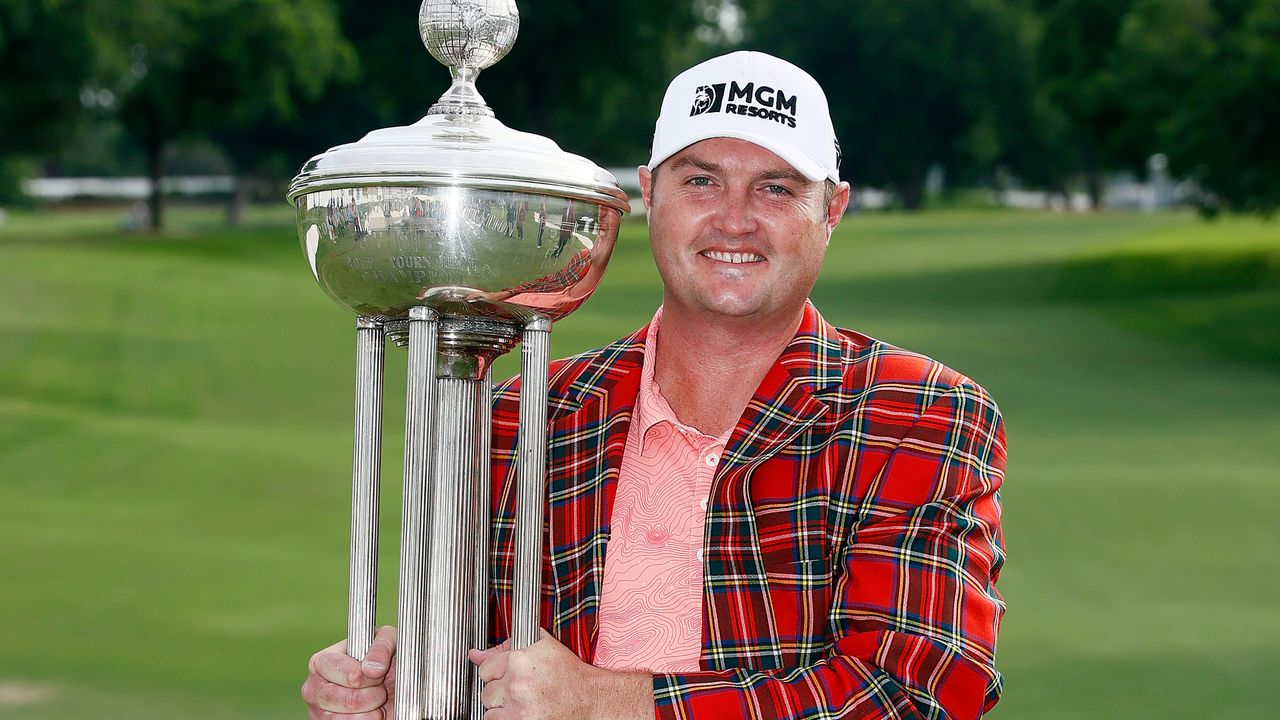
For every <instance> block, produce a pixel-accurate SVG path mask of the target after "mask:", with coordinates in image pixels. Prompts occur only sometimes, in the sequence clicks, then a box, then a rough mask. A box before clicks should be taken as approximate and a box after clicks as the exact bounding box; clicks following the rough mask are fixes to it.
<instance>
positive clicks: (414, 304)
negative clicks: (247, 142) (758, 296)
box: [289, 0, 630, 720]
mask: <svg viewBox="0 0 1280 720" xmlns="http://www.w3.org/2000/svg"><path fill="white" fill-rule="evenodd" d="M418 26H419V30H420V32H421V35H422V39H423V42H424V43H425V44H426V46H427V49H428V50H429V51H430V52H431V55H432V56H433V57H435V58H436V59H437V60H438V61H440V62H441V63H443V64H444V65H446V66H448V68H449V72H450V73H451V74H452V76H453V83H452V85H451V86H450V87H449V89H448V90H447V91H446V92H445V93H444V95H443V96H441V98H440V100H439V102H437V103H436V104H435V105H434V106H432V107H431V109H430V112H429V113H428V114H427V116H426V117H424V118H423V119H422V120H420V121H418V122H416V123H414V124H413V125H410V126H407V127H395V128H386V129H382V130H375V131H373V132H371V133H369V134H368V135H366V136H365V137H364V138H363V139H361V140H360V141H358V142H354V143H350V144H347V145H340V146H337V147H334V148H331V149H330V150H329V151H327V152H325V153H322V154H320V155H317V156H316V157H314V158H312V159H311V160H309V161H308V162H307V163H306V164H305V165H304V166H303V167H302V170H301V172H300V173H299V174H298V176H297V177H296V178H295V179H294V181H293V183H292V185H291V186H290V189H289V200H290V201H291V202H292V203H293V204H294V205H295V207H296V210H297V221H298V235H299V238H300V240H301V243H302V247H303V250H304V252H305V253H306V257H307V261H308V263H309V264H310V268H311V272H312V274H313V275H314V276H315V278H316V281H317V282H319V284H320V287H321V288H323V289H324V291H325V292H326V293H328V295H329V297H331V298H332V299H333V300H334V301H335V302H337V303H338V304H339V305H341V306H343V307H345V308H347V309H348V310H350V311H352V312H353V313H355V315H356V392H355V444H354V461H353V472H352V486H353V487H352V513H351V572H350V600H349V613H348V626H347V634H348V642H347V651H348V653H349V654H350V655H351V656H352V657H355V658H357V659H360V658H363V657H364V655H365V653H366V652H367V651H368V649H369V646H370V644H371V643H372V640H373V631H374V615H375V605H376V603H375V587H376V583H377V558H378V493H379V484H380V466H381V458H382V451H381V443H382V395H383V374H384V363H383V360H384V351H385V347H386V343H387V342H388V341H391V342H395V343H396V344H397V345H401V346H406V345H407V346H408V354H409V362H408V383H407V389H406V396H407V397H406V402H405V406H406V409H405V449H404V485H403V494H402V498H403V500H402V502H403V506H402V513H403V514H402V519H401V535H400V573H399V586H398V598H397V613H396V615H397V622H398V625H399V634H398V648H397V655H396V662H397V679H396V692H395V706H396V713H395V715H396V720H422V719H423V718H426V719H429V720H470V719H471V718H479V717H480V716H481V714H482V713H483V708H482V707H481V705H480V702H479V694H480V681H479V680H478V678H476V677H475V670H474V668H473V667H472V666H471V664H470V662H469V661H468V660H467V657H466V652H467V649H468V648H472V647H477V648H483V647H486V646H487V644H488V627H487V620H488V609H487V608H488V604H489V603H488V578H489V567H488V565H489V560H488V557H489V551H488V544H489V534H490V496H491V493H490V477H489V467H490V440H489V438H490V428H489V423H490V417H491V411H490V402H491V398H492V394H493V389H492V388H493V385H492V378H491V372H490V367H491V365H492V362H493V360H494V358H496V357H497V356H499V355H501V354H503V353H505V352H507V351H508V350H511V349H512V348H513V347H515V346H516V345H517V344H520V345H521V346H522V351H521V383H520V397H519V402H520V410H519V431H518V433H519V434H518V442H517V448H516V457H517V468H518V469H517V474H518V480H517V486H516V497H517V500H516V523H515V529H514V544H515V567H514V577H513V592H512V629H513V635H512V638H511V642H512V647H513V648H521V647H525V646H528V645H530V644H532V643H533V642H534V641H535V640H536V639H537V637H538V616H539V601H540V599H539V591H540V584H541V578H542V569H541V560H542V547H541V545H542V530H543V522H544V514H545V511H544V496H545V471H546V457H547V450H546V430H547V362H548V347H549V340H550V331H551V325H552V322H553V321H555V320H557V319H559V318H561V317H564V316H565V315H567V314H569V313H570V312H572V311H573V310H574V309H576V308H577V307H578V306H579V305H581V304H582V303H583V302H584V301H585V300H586V299H587V297H588V296H589V295H590V294H591V293H592V291H593V290H594V289H595V287H596V285H597V284H598V283H599V281H600V276H601V274H602V273H603V272H604V269H605V265H606V264H607V263H608V260H609V255H610V253H611V252H612V250H613V246H614V242H615V240H616V239H617V234H618V227H619V224H620V221H621V217H622V213H623V212H627V211H629V210H630V207H629V206H628V204H627V198H626V195H625V194H624V193H623V192H622V191H621V190H620V189H619V188H618V184H617V181H616V180H615V179H614V177H613V176H612V175H610V174H609V173H608V172H606V171H604V170H602V169H601V168H599V167H597V166H596V165H595V164H593V163H591V162H590V161H588V160H586V159H584V158H581V157H578V156H576V155H570V154H568V153H565V152H563V151H562V150H560V148H559V147H558V146H557V145H556V144H555V143H554V142H552V141H551V140H548V139H547V138H544V137H540V136H537V135H531V134H528V133H523V132H518V131H515V130H511V129H509V128H507V127H506V126H504V125H503V124H502V123H501V122H499V121H498V120H497V119H495V118H494V116H493V111H492V110H490V109H489V107H488V106H487V105H486V104H485V101H484V99H483V98H482V97H481V96H480V94H479V92H478V91H477V89H476V85H475V80H476V76H477V75H478V74H479V73H480V71H482V70H484V69H485V68H487V67H489V66H491V65H493V64H494V63H495V62H497V61H498V60H500V59H501V58H502V57H503V56H504V55H505V54H506V53H507V51H508V50H509V49H510V48H511V46H512V44H513V43H514V42H515V39H516V34H517V31H518V29H519V15H518V14H517V11H516V7H515V2H514V0H426V1H425V2H423V3H422V8H421V11H420V13H419V16H418Z"/></svg>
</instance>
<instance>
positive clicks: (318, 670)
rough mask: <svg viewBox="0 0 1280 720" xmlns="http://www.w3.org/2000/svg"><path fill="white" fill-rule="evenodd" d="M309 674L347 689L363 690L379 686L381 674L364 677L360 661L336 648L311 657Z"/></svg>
mask: <svg viewBox="0 0 1280 720" xmlns="http://www.w3.org/2000/svg"><path fill="white" fill-rule="evenodd" d="M343 647H346V643H343ZM311 672H313V673H315V674H316V675H319V676H320V677H322V678H324V679H325V680H328V681H329V682H331V683H335V684H337V685H341V686H343V687H348V688H364V687H370V686H372V685H378V684H381V683H382V674H383V673H379V675H378V676H377V677H369V676H368V675H365V673H364V671H363V670H362V669H361V667H360V661H359V660H356V659H355V658H353V657H351V656H350V655H348V654H346V653H345V652H342V651H341V650H339V649H338V648H337V646H334V647H330V648H326V649H324V650H321V651H320V652H318V653H316V654H315V655H312V656H311ZM384 673H385V671H384Z"/></svg>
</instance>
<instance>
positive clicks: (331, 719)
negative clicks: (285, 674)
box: [307, 707, 391, 720]
mask: <svg viewBox="0 0 1280 720" xmlns="http://www.w3.org/2000/svg"><path fill="white" fill-rule="evenodd" d="M307 718H308V720H391V716H390V715H387V714H386V713H384V712H383V711H382V710H374V711H373V712H367V713H356V714H348V713H335V712H329V711H328V710H321V709H320V708H314V707H313V708H309V709H308V710H307Z"/></svg>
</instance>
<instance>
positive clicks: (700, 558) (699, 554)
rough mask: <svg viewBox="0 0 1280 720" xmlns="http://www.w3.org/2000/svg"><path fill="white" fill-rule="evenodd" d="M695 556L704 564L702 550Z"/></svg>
mask: <svg viewBox="0 0 1280 720" xmlns="http://www.w3.org/2000/svg"><path fill="white" fill-rule="evenodd" d="M694 554H695V555H696V556H697V558H698V562H702V550H698V552H696V553H694Z"/></svg>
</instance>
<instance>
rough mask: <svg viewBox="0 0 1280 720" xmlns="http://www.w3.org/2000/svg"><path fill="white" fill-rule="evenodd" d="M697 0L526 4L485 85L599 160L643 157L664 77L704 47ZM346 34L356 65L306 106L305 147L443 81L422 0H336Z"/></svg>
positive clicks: (524, 119)
mask: <svg viewBox="0 0 1280 720" xmlns="http://www.w3.org/2000/svg"><path fill="white" fill-rule="evenodd" d="M695 4H696V3H695V2H694V0H679V1H678V2H675V3H670V2H662V3H654V2H648V1H647V0H611V2H592V3H583V2H577V1H574V0H539V1H538V2H528V1H523V2H520V3H519V7H520V12H521V14H520V36H519V39H518V40H517V41H516V44H515V47H514V48H513V49H512V50H511V52H510V54H508V55H507V57H506V58H504V59H503V60H501V61H499V62H498V63H497V64H496V65H495V66H494V67H493V68H491V69H489V70H486V71H484V72H483V73H481V74H480V78H479V80H478V82H477V85H478V87H479V89H480V93H481V94H482V95H483V96H484V98H485V100H486V101H487V102H488V103H489V105H490V106H491V107H492V108H493V109H494V111H495V113H496V114H497V116H498V119H500V120H501V121H502V122H503V123H504V124H506V125H508V126H510V127H512V128H516V129H518V130H524V131H527V132H533V133H538V134H542V135H546V136H548V137H550V138H552V139H554V140H555V141H556V142H557V143H559V144H560V145H561V146H562V147H563V148H564V149H566V150H568V151H571V152H576V153H581V154H583V155H586V156H588V157H590V158H591V159H592V160H595V161H596V162H600V163H605V164H608V163H620V162H635V161H636V160H637V159H638V158H641V157H647V152H648V149H649V143H650V141H651V140H652V137H653V122H654V120H655V119H656V118H657V113H658V105H659V103H660V102H661V99H662V92H663V90H664V89H665V87H666V83H667V81H668V80H669V79H670V77H671V74H672V73H673V72H674V71H675V70H676V69H677V68H679V67H683V66H684V65H685V64H687V62H688V61H689V60H691V59H697V58H698V56H699V53H705V52H708V51H707V50H705V46H704V45H703V44H702V43H700V42H699V41H698V40H697V39H696V37H695V35H696V31H697V29H698V28H699V27H701V26H702V24H703V23H705V22H706V19H705V18H704V17H703V16H702V15H701V14H700V13H699V12H697V11H696V10H695ZM338 5H339V8H340V24H341V28H342V32H343V33H344V35H345V36H346V38H347V39H348V40H350V42H351V44H352V45H353V46H354V47H355V48H356V52H355V55H356V56H357V58H358V64H359V72H358V73H355V74H353V75H351V76H349V77H348V78H346V80H344V81H343V82H341V83H338V84H335V85H333V86H332V87H331V88H330V89H329V90H328V91H327V92H326V93H325V96H324V98H323V99H322V100H321V101H319V102H317V103H314V104H311V105H310V106H309V107H310V108H311V111H310V112H309V114H308V117H309V119H308V125H309V127H307V128H301V129H300V130H301V132H299V133H298V134H295V135H294V136H293V138H292V140H293V141H297V142H294V143H293V145H294V146H303V144H305V147H306V148H307V149H308V152H306V153H305V154H303V155H302V156H301V157H299V158H298V159H297V162H299V163H300V162H301V161H302V160H304V159H305V158H306V157H307V155H310V154H315V153H316V152H319V151H321V150H323V149H324V148H326V147H328V146H330V145H333V144H336V143H340V142H351V141H353V140H356V139H358V138H360V137H361V136H363V135H364V134H365V133H366V132H368V131H370V130H373V129H375V128H379V127H386V126H389V125H405V124H409V123H413V122H415V121H417V120H418V119H419V118H421V117H422V116H423V115H425V114H426V112H427V110H428V109H430V107H431V105H432V104H434V103H435V101H436V100H437V98H439V96H440V94H441V93H443V92H444V91H445V89H447V88H448V86H449V75H448V73H447V72H446V71H445V69H444V68H443V67H442V66H441V65H440V64H439V63H437V62H436V61H435V60H434V59H432V57H431V56H430V55H429V54H428V53H427V50H426V48H424V47H423V45H422V41H421V39H420V38H419V36H418V27H417V17H418V7H419V6H420V5H421V0H385V1H384V2H379V3H376V4H371V3H366V2H363V0H339V2H338Z"/></svg>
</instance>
